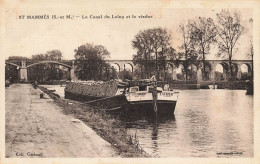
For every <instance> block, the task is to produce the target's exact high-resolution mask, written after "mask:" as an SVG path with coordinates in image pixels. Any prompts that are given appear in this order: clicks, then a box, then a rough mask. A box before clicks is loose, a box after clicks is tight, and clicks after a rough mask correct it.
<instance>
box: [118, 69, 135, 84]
mask: <svg viewBox="0 0 260 164" xmlns="http://www.w3.org/2000/svg"><path fill="white" fill-rule="evenodd" d="M118 76H119V78H120V79H122V80H123V81H125V80H126V79H127V80H133V76H132V73H131V72H130V71H127V70H123V71H121V72H119V75H118Z"/></svg>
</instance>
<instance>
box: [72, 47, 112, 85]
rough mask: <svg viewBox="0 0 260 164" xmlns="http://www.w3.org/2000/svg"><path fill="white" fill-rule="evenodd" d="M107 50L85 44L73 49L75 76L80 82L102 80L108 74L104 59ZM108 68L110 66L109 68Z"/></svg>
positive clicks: (107, 54)
mask: <svg viewBox="0 0 260 164" xmlns="http://www.w3.org/2000/svg"><path fill="white" fill-rule="evenodd" d="M107 57H109V52H108V50H107V49H106V48H105V47H104V46H101V45H93V44H89V43H86V44H85V45H81V46H80V47H78V49H75V59H76V60H75V74H76V76H78V78H79V79H81V80H103V78H104V77H106V75H105V72H108V65H107V63H106V62H105V59H106V58H107ZM109 67H110V66H109Z"/></svg>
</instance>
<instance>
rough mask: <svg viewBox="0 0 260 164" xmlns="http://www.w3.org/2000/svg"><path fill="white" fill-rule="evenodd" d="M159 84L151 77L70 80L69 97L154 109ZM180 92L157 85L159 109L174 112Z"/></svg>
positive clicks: (111, 106) (112, 106) (108, 105)
mask: <svg viewBox="0 0 260 164" xmlns="http://www.w3.org/2000/svg"><path fill="white" fill-rule="evenodd" d="M154 91H155V87H154V86H153V85H151V82H150V81H142V82H141V83H140V81H139V82H119V81H117V80H113V81H108V82H96V81H85V82H82V81H80V82H69V83H67V85H66V88H65V98H67V99H73V100H78V101H82V102H84V103H86V104H90V105H94V106H102V107H103V108H105V109H110V110H112V109H124V110H128V111H130V112H145V113H146V112H152V111H153V104H154V95H153V94H154ZM178 94H179V92H176V91H172V90H169V89H166V90H165V89H162V87H156V100H157V101H156V102H157V107H158V113H171V114H174V111H175V106H176V103H177V99H178Z"/></svg>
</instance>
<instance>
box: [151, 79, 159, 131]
mask: <svg viewBox="0 0 260 164" xmlns="http://www.w3.org/2000/svg"><path fill="white" fill-rule="evenodd" d="M157 95H158V94H157V81H156V78H153V111H154V128H153V133H152V135H153V136H157V112H158V109H157Z"/></svg>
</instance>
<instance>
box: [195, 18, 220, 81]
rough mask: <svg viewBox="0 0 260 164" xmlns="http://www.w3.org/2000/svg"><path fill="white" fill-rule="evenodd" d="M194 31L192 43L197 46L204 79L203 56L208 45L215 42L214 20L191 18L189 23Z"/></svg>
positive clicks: (206, 73) (208, 48)
mask: <svg viewBox="0 0 260 164" xmlns="http://www.w3.org/2000/svg"><path fill="white" fill-rule="evenodd" d="M191 26H193V29H194V31H192V33H191V39H192V40H193V41H194V45H195V47H196V48H197V52H198V54H199V55H200V56H198V57H199V59H202V62H203V71H202V77H203V79H204V80H205V79H206V78H207V77H208V72H206V64H205V57H206V55H207V54H209V51H210V46H211V44H213V43H216V41H217V40H216V35H217V32H216V30H215V26H214V21H213V19H211V18H204V17H199V18H198V19H197V20H193V21H192V23H191Z"/></svg>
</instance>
